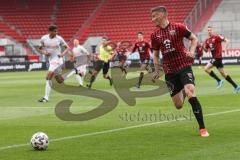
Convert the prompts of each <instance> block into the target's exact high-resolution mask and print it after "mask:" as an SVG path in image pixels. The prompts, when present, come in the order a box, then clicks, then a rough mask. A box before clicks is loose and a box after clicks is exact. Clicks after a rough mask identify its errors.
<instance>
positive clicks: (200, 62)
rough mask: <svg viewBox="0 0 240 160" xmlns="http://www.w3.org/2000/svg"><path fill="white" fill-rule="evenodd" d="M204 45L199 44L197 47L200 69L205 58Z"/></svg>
mask: <svg viewBox="0 0 240 160" xmlns="http://www.w3.org/2000/svg"><path fill="white" fill-rule="evenodd" d="M202 45H203V43H201V42H198V45H197V47H196V58H197V59H198V65H199V68H202V67H201V65H202V56H203V46H202Z"/></svg>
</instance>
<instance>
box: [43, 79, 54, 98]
mask: <svg viewBox="0 0 240 160" xmlns="http://www.w3.org/2000/svg"><path fill="white" fill-rule="evenodd" d="M51 84H52V82H51V80H46V86H45V96H44V98H45V99H46V100H48V99H49V95H50V92H51Z"/></svg>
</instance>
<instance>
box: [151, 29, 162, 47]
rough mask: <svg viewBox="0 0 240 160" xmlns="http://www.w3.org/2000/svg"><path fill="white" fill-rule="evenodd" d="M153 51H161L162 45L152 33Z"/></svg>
mask: <svg viewBox="0 0 240 160" xmlns="http://www.w3.org/2000/svg"><path fill="white" fill-rule="evenodd" d="M151 49H153V50H159V49H160V44H159V42H158V40H157V38H156V36H155V35H154V33H152V35H151Z"/></svg>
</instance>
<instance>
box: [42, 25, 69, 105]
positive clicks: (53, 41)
mask: <svg viewBox="0 0 240 160" xmlns="http://www.w3.org/2000/svg"><path fill="white" fill-rule="evenodd" d="M48 31H49V34H47V35H44V36H42V38H41V40H40V43H41V45H40V48H39V49H40V52H41V53H42V54H43V55H45V56H47V57H48V60H49V68H48V73H47V77H46V87H45V96H44V97H43V98H41V99H40V100H39V102H48V100H49V95H50V92H51V79H52V77H55V78H56V81H57V82H58V83H62V82H63V81H64V78H63V77H62V76H61V69H62V65H63V57H64V55H65V54H66V53H67V51H68V50H69V49H70V48H69V47H68V45H67V43H66V42H65V41H64V39H63V38H62V37H61V36H59V35H57V26H55V25H51V26H49V28H48ZM61 47H63V48H64V51H63V52H61V51H62V48H61Z"/></svg>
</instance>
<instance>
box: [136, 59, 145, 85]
mask: <svg viewBox="0 0 240 160" xmlns="http://www.w3.org/2000/svg"><path fill="white" fill-rule="evenodd" d="M146 67H147V64H141V68H140V71H141V72H140V75H139V78H138V83H137V84H136V87H137V88H140V86H141V83H142V80H143V77H144V72H143V71H145V70H146Z"/></svg>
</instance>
